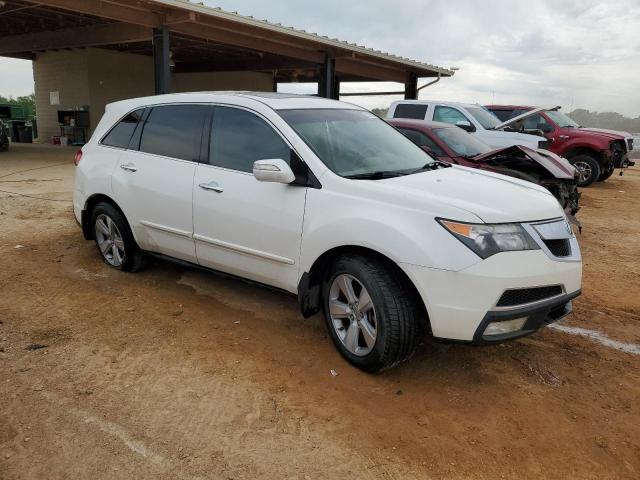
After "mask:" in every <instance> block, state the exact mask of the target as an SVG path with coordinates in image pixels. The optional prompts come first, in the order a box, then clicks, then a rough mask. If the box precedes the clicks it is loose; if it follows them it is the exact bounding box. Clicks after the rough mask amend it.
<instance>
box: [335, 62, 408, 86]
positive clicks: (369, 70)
mask: <svg viewBox="0 0 640 480" xmlns="http://www.w3.org/2000/svg"><path fill="white" fill-rule="evenodd" d="M336 74H337V75H338V76H340V74H346V75H354V76H356V77H362V78H367V79H370V80H381V81H387V82H399V83H405V81H406V79H407V73H406V72H405V71H404V70H398V69H395V68H387V67H382V66H380V65H373V64H371V63H366V62H362V61H359V60H355V59H352V58H336Z"/></svg>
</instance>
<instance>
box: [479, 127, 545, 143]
mask: <svg viewBox="0 0 640 480" xmlns="http://www.w3.org/2000/svg"><path fill="white" fill-rule="evenodd" d="M488 131H489V132H498V133H499V134H500V137H501V138H508V139H510V140H513V141H514V142H519V141H525V142H544V141H545V140H546V138H545V137H541V136H539V135H530V134H528V133H520V132H507V131H506V130H488ZM514 145H515V143H514Z"/></svg>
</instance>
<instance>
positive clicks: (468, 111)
mask: <svg viewBox="0 0 640 480" xmlns="http://www.w3.org/2000/svg"><path fill="white" fill-rule="evenodd" d="M387 118H411V119H416V120H428V121H434V122H444V123H450V124H452V125H457V126H458V127H460V128H462V129H464V130H466V131H467V132H469V133H472V134H474V135H475V136H477V137H478V138H479V139H480V140H482V141H483V142H484V143H486V144H487V145H489V146H490V147H493V148H503V147H511V146H513V145H524V146H525V147H529V148H533V149H538V148H546V147H547V146H548V144H549V141H548V140H547V139H546V138H544V137H541V136H538V135H529V134H526V133H519V132H508V131H505V130H502V126H501V123H502V121H501V120H499V119H498V117H496V116H495V115H494V114H493V113H491V112H490V111H489V110H487V109H486V108H484V107H483V106H482V105H474V104H470V103H458V102H442V101H436V100H399V101H397V102H393V103H392V104H391V106H390V107H389V111H388V113H387Z"/></svg>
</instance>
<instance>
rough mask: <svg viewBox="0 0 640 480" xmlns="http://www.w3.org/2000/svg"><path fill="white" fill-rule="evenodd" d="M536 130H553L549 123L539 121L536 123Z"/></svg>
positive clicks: (547, 131) (548, 131)
mask: <svg viewBox="0 0 640 480" xmlns="http://www.w3.org/2000/svg"><path fill="white" fill-rule="evenodd" d="M537 128H538V130H540V131H541V132H544V133H551V132H553V127H552V126H551V125H549V124H548V123H539V124H538V125H537Z"/></svg>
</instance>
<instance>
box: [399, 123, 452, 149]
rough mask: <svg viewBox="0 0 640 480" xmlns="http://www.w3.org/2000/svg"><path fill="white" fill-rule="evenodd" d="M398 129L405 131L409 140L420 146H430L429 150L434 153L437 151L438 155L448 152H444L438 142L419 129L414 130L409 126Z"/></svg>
mask: <svg viewBox="0 0 640 480" xmlns="http://www.w3.org/2000/svg"><path fill="white" fill-rule="evenodd" d="M398 130H400V131H401V132H402V133H404V134H405V135H406V136H407V137H408V138H409V140H411V141H412V142H413V143H415V144H416V145H418V146H419V147H427V148H429V150H431V151H432V152H433V153H435V154H436V155H438V156H446V153H444V150H442V149H441V148H440V147H439V146H438V145H437V144H436V142H434V141H433V140H431V139H430V138H429V137H428V136H427V135H426V134H425V133H423V132H419V131H418V130H412V129H409V128H399V129H398Z"/></svg>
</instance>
